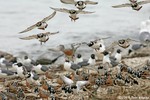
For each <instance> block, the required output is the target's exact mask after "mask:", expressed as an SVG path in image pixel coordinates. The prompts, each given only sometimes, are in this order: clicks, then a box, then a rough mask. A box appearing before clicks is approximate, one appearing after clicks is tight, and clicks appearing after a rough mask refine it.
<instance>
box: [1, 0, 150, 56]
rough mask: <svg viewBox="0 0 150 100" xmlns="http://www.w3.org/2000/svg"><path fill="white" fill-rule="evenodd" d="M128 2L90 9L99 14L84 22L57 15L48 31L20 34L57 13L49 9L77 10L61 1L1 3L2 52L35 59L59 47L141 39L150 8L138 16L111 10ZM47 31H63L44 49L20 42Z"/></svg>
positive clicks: (114, 0)
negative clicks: (21, 53) (97, 40)
mask: <svg viewBox="0 0 150 100" xmlns="http://www.w3.org/2000/svg"><path fill="white" fill-rule="evenodd" d="M95 1H99V0H95ZM125 2H127V0H103V1H102V0H101V1H99V4H98V5H96V6H91V5H89V6H87V8H86V9H85V10H87V11H95V13H94V14H89V15H79V17H80V19H79V20H77V21H76V22H71V21H70V18H69V17H68V15H67V14H64V13H60V12H57V14H56V16H55V17H54V18H53V19H52V20H50V21H49V22H48V23H49V26H48V28H47V29H46V30H45V31H42V30H37V29H34V30H32V31H30V32H27V33H23V34H18V32H20V31H22V30H24V29H25V28H27V27H28V26H30V25H32V24H34V23H36V22H37V21H39V20H41V19H43V18H44V17H46V16H48V15H49V14H51V13H52V12H53V10H52V9H50V8H49V7H58V8H61V7H64V8H72V9H73V8H75V7H74V6H73V5H65V4H62V3H61V2H60V1H59V0H0V5H1V6H0V42H1V44H0V50H3V51H6V52H10V53H13V54H16V53H17V52H19V51H25V52H27V53H29V54H32V55H34V56H35V55H41V54H44V53H46V54H47V53H51V52H48V50H47V49H48V48H53V47H57V46H58V45H59V44H70V43H76V42H81V41H90V40H94V39H95V38H100V37H107V36H113V37H112V38H111V39H110V40H107V41H106V42H112V41H113V40H117V39H120V38H127V37H131V38H134V39H138V35H139V30H140V23H141V21H143V20H146V19H148V18H149V12H150V4H146V5H144V6H143V8H142V9H141V10H140V11H138V12H137V11H133V10H132V9H131V8H120V9H114V8H112V7H111V6H112V5H116V4H121V3H125ZM46 31H50V32H55V31H60V34H57V35H53V36H51V37H50V40H49V41H48V42H47V43H46V44H44V45H40V43H39V42H38V41H37V40H30V41H25V40H20V39H19V37H24V36H29V35H33V34H37V33H41V32H46Z"/></svg>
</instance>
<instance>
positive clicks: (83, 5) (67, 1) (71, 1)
mask: <svg viewBox="0 0 150 100" xmlns="http://www.w3.org/2000/svg"><path fill="white" fill-rule="evenodd" d="M60 1H61V2H62V3H64V4H74V5H75V6H76V7H77V8H78V9H79V10H83V9H85V8H86V5H87V4H91V5H96V4H98V2H94V1H89V0H85V1H81V0H79V1H75V0H60Z"/></svg>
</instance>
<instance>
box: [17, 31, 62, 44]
mask: <svg viewBox="0 0 150 100" xmlns="http://www.w3.org/2000/svg"><path fill="white" fill-rule="evenodd" d="M58 33H59V32H53V33H51V32H46V33H39V34H37V35H31V36H28V37H22V38H20V39H22V40H31V39H38V40H39V41H40V43H41V45H42V43H46V42H47V41H48V40H49V36H50V35H55V34H58Z"/></svg>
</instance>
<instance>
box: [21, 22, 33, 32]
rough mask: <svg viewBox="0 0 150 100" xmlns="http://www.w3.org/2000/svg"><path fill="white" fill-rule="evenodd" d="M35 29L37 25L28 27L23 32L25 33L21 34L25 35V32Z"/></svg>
mask: <svg viewBox="0 0 150 100" xmlns="http://www.w3.org/2000/svg"><path fill="white" fill-rule="evenodd" d="M34 28H36V24H34V25H32V26H30V27H28V28H27V29H25V30H23V31H21V32H19V33H25V32H28V31H30V30H32V29H34Z"/></svg>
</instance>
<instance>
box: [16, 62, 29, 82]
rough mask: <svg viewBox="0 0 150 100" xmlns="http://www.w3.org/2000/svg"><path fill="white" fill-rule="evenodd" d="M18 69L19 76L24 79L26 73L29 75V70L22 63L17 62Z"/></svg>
mask: <svg viewBox="0 0 150 100" xmlns="http://www.w3.org/2000/svg"><path fill="white" fill-rule="evenodd" d="M16 69H17V73H18V76H19V77H20V78H22V79H23V78H25V75H27V70H26V68H25V66H23V64H22V63H17V64H16Z"/></svg>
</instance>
